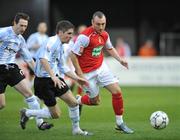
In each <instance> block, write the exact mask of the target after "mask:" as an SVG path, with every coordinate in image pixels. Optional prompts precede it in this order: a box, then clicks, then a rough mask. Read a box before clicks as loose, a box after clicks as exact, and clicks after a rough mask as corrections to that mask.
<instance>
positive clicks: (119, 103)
mask: <svg viewBox="0 0 180 140" xmlns="http://www.w3.org/2000/svg"><path fill="white" fill-rule="evenodd" d="M105 88H106V89H107V90H109V91H110V92H111V93H112V105H113V109H114V113H115V115H116V128H115V129H116V130H119V131H122V132H124V133H127V134H132V133H134V131H133V130H132V129H130V128H128V127H127V126H126V124H125V123H124V122H123V111H124V107H123V98H122V92H121V89H120V87H119V85H118V83H114V84H110V85H107V86H105Z"/></svg>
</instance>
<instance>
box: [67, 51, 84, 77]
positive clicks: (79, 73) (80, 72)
mask: <svg viewBox="0 0 180 140" xmlns="http://www.w3.org/2000/svg"><path fill="white" fill-rule="evenodd" d="M70 58H71V61H72V63H73V65H74V67H75V72H76V74H77V75H78V76H80V77H82V78H84V77H83V72H82V70H81V68H80V66H79V62H78V60H77V57H76V55H75V54H74V53H73V52H71V53H70Z"/></svg>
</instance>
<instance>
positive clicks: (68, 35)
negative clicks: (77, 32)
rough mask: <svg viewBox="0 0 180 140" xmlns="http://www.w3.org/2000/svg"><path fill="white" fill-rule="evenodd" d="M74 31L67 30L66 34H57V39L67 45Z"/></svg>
mask: <svg viewBox="0 0 180 140" xmlns="http://www.w3.org/2000/svg"><path fill="white" fill-rule="evenodd" d="M73 33H74V29H69V30H67V31H66V32H59V34H58V35H59V37H60V38H61V41H62V42H63V43H68V42H69V41H70V40H71V38H72V37H73Z"/></svg>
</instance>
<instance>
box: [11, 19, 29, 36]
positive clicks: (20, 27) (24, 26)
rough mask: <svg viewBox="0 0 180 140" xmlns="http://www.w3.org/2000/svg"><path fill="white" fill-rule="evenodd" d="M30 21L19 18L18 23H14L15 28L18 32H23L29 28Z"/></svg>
mask: <svg viewBox="0 0 180 140" xmlns="http://www.w3.org/2000/svg"><path fill="white" fill-rule="evenodd" d="M27 26H28V21H27V20H24V19H19V22H18V23H14V29H15V33H16V34H23V33H24V32H25V30H26V29H27Z"/></svg>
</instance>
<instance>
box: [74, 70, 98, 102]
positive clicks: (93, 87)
mask: <svg viewBox="0 0 180 140" xmlns="http://www.w3.org/2000/svg"><path fill="white" fill-rule="evenodd" d="M93 75H94V74H93V73H89V74H88V75H85V77H86V79H87V80H88V81H89V85H88V87H84V91H85V93H86V94H85V95H83V96H78V98H77V101H78V103H79V104H85V105H89V106H94V105H99V103H100V98H99V86H98V85H97V79H96V77H95V76H93Z"/></svg>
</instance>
